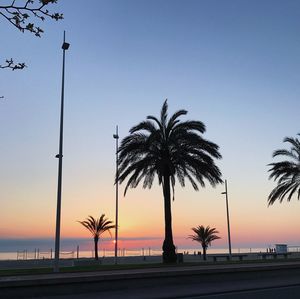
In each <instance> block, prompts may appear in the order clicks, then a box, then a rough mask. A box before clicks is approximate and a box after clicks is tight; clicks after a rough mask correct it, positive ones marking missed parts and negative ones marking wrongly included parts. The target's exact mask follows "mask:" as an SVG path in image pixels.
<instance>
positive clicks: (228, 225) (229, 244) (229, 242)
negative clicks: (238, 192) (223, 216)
mask: <svg viewBox="0 0 300 299" xmlns="http://www.w3.org/2000/svg"><path fill="white" fill-rule="evenodd" d="M222 194H225V195H226V212H227V229H228V247H229V259H230V260H231V238H230V222H229V208H228V191H227V180H225V192H222Z"/></svg>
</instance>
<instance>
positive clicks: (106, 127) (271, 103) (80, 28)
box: [0, 0, 300, 245]
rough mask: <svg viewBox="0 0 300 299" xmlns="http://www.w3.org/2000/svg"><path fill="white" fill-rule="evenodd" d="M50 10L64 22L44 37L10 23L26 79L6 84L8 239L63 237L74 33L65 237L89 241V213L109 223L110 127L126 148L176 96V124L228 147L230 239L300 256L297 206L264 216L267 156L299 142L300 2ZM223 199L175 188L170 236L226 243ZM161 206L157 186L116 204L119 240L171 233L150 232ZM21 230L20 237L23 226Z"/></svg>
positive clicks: (1, 192)
mask: <svg viewBox="0 0 300 299" xmlns="http://www.w3.org/2000/svg"><path fill="white" fill-rule="evenodd" d="M53 10H57V11H60V12H63V13H64V17H65V19H64V20H63V21H60V22H51V21H46V22H44V24H43V28H44V29H45V33H44V35H43V37H42V38H41V39H39V38H35V37H34V36H32V35H30V34H28V33H24V34H22V33H20V32H18V31H17V30H16V29H15V28H13V27H12V26H11V25H9V24H8V23H7V21H6V20H4V19H2V20H1V24H2V25H1V27H0V34H1V36H2V40H5V42H4V43H2V45H1V57H2V58H1V59H2V60H4V59H5V58H10V57H13V58H15V59H16V60H19V61H25V62H26V64H27V65H28V67H27V68H26V69H25V70H23V71H14V72H10V71H7V70H2V71H1V72H0V93H1V94H2V95H4V96H5V99H4V100H2V102H1V107H0V114H1V115H0V122H1V123H0V124H1V126H0V137H1V140H2V142H1V157H0V159H1V160H0V161H1V169H2V171H1V172H0V196H1V201H2V204H1V206H2V209H1V211H0V216H1V218H2V219H3V220H4V221H3V222H1V224H0V237H1V235H2V236H7V235H10V236H13V237H20V236H31V237H32V236H37V237H40V236H44V235H47V236H49V235H50V236H51V235H52V234H54V226H53V224H54V217H55V201H56V183H57V182H56V176H57V160H56V159H55V158H54V156H55V155H56V153H57V151H58V124H59V101H60V87H61V58H62V53H61V49H60V47H61V43H62V35H63V30H66V32H67V41H69V42H70V44H71V47H70V49H69V50H68V52H67V54H66V55H67V57H66V90H65V100H66V106H65V149H64V196H63V213H62V215H63V228H62V232H63V234H64V235H65V236H76V235H77V234H80V236H84V231H83V230H82V229H81V228H80V227H78V224H77V223H76V220H81V219H83V218H84V217H86V216H87V215H89V214H93V215H97V214H98V213H99V212H98V211H101V212H105V213H106V214H107V215H108V216H109V217H110V218H114V187H113V176H114V140H113V138H112V134H113V133H114V130H115V126H116V124H118V125H119V130H120V137H121V138H122V137H124V136H125V135H126V134H127V133H128V130H129V128H130V127H132V126H133V125H135V124H136V123H138V122H139V121H141V120H143V119H144V118H145V117H146V116H147V115H149V114H154V115H157V114H158V113H159V111H160V108H161V105H162V103H163V101H164V99H165V98H168V101H169V107H170V113H172V112H175V111H176V110H178V109H181V108H184V109H186V110H188V111H189V113H188V117H187V118H189V119H197V120H201V121H203V122H204V123H205V124H206V126H207V133H206V134H205V135H204V136H205V137H206V138H207V139H209V140H211V141H213V142H215V143H217V144H218V145H219V146H220V151H221V153H222V155H223V160H222V161H220V162H218V165H219V166H220V168H221V170H222V173H223V175H224V178H227V179H228V181H229V188H230V189H229V190H230V201H231V206H232V207H231V209H232V210H231V214H232V225H233V228H232V229H233V233H232V235H233V239H234V240H235V241H236V242H240V243H243V242H245V243H246V242H248V243H251V242H252V243H255V242H258V241H257V240H260V241H261V242H263V240H264V237H266V236H270V237H268V238H269V239H268V238H267V239H266V240H265V242H266V243H267V242H270V243H274V242H277V241H280V242H290V243H294V244H297V245H298V243H299V244H300V240H299V237H298V236H297V234H296V232H297V228H298V227H299V225H300V223H299V217H298V213H296V212H297V211H298V210H299V207H298V205H299V204H298V203H297V202H296V200H293V202H292V203H290V204H288V203H283V204H281V205H280V204H275V206H273V207H270V208H267V196H268V194H269V192H270V191H271V189H272V187H274V183H272V182H269V181H268V174H267V170H268V167H267V164H268V163H271V162H272V157H271V156H272V152H273V151H274V150H275V149H277V148H281V147H283V146H284V145H283V144H282V140H283V138H284V137H285V136H295V135H296V134H297V133H299V132H300V130H299V109H300V101H299V96H300V84H299V83H300V76H299V74H300V55H299V53H300V35H299V25H300V3H299V1H291V0H288V1H266V0H263V1H244V0H239V1H237V0H236V1H233V0H228V1H191V0H190V1H179V0H175V1H167V0H166V1H155V0H153V1H144V0H139V1H137V0H136V1H129V0H126V1H124V0H123V1H121V0H119V1H114V0H109V1H102V0H101V1H99V0H88V1H85V2H84V3H83V2H82V1H59V3H58V4H57V5H56V6H53ZM121 191H122V187H121ZM221 191H223V187H222V186H220V187H217V188H216V189H212V188H211V187H210V186H207V188H206V189H205V190H201V191H200V192H193V190H192V189H191V188H190V187H187V188H185V190H179V189H178V191H177V198H176V200H175V202H174V205H173V215H174V216H173V218H174V219H173V224H174V234H175V235H178V236H184V235H187V234H190V228H191V227H192V226H196V225H200V224H205V225H208V224H209V225H211V226H215V227H217V228H218V229H219V230H220V231H221V233H222V238H223V239H222V241H220V242H225V241H226V230H225V225H226V223H225V222H224V221H225V218H224V216H225V210H224V206H223V205H222V204H220V202H221V201H220V192H221ZM161 202H162V198H161V191H160V189H159V188H157V187H154V188H153V190H151V191H143V190H142V189H141V188H138V189H137V190H133V191H130V192H129V194H128V195H127V196H126V198H125V199H122V202H121V215H120V219H121V223H120V229H121V230H122V229H123V230H124V231H123V233H124V235H126V236H127V235H128V236H129V235H130V236H135V235H137V236H141V235H142V234H143V233H141V231H143V232H145V233H148V234H150V235H151V234H152V235H155V236H156V235H158V236H161V235H162V234H163V231H162V230H160V228H161V226H162V222H161V223H160V224H157V227H156V226H154V228H152V229H151V226H152V225H153V218H155V219H156V217H157V218H158V219H160V218H161V220H159V221H162V210H161V208H162V205H161V204H162V203H161ZM140 210H145V211H148V214H149V215H147V216H145V215H144V214H143V213H140V212H137V211H140ZM196 211H197V212H196ZM180 212H181V213H180ZM1 214H2V215H1ZM122 214H123V215H122ZM20 218H21V219H22V222H23V223H24V225H22V228H20V227H18V228H16V227H14V223H16V222H15V221H17V220H18V219H20ZM122 221H123V223H122ZM141 222H143V223H144V224H143V225H141ZM36 223H39V225H38V227H39V228H40V229H39V230H37V225H36ZM254 224H255V225H254ZM122 225H123V226H122ZM259 226H264V228H263V229H261V228H260V227H259ZM291 228H292V232H293V233H290V234H291V235H288V237H284V236H282V234H283V232H286V231H287V230H291ZM121 233H122V231H121ZM248 235H249V238H246V237H245V236H248ZM257 235H259V236H257ZM278 235H280V237H278ZM243 238H245V240H244V239H243ZM246 239H247V240H246ZM297 242H298V243H297Z"/></svg>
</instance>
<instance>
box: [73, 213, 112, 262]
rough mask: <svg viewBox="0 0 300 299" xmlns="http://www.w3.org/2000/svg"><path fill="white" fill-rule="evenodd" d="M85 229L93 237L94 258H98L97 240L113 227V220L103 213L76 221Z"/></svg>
mask: <svg viewBox="0 0 300 299" xmlns="http://www.w3.org/2000/svg"><path fill="white" fill-rule="evenodd" d="M78 222H79V223H80V224H82V225H83V226H84V227H85V228H86V229H88V230H89V231H90V232H91V234H92V235H93V238H94V244H95V259H96V260H98V241H99V239H100V236H101V235H102V234H103V233H105V232H106V231H107V232H109V234H110V235H111V233H110V229H112V228H115V225H113V222H112V221H110V220H108V219H107V218H105V214H102V215H101V216H100V218H98V219H95V218H94V217H93V216H89V217H87V218H86V219H85V220H84V221H78Z"/></svg>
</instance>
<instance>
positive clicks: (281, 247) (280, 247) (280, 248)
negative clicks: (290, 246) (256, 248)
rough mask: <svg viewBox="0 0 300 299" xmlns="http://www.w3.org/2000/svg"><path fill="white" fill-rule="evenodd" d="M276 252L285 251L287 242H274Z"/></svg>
mask: <svg viewBox="0 0 300 299" xmlns="http://www.w3.org/2000/svg"><path fill="white" fill-rule="evenodd" d="M275 249H276V252H277V253H287V244H275Z"/></svg>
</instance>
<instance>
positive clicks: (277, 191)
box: [268, 134, 300, 205]
mask: <svg viewBox="0 0 300 299" xmlns="http://www.w3.org/2000/svg"><path fill="white" fill-rule="evenodd" d="M297 135H298V136H300V134H297ZM283 142H288V143H289V144H290V145H291V149H289V150H287V149H280V150H276V151H275V152H274V153H273V158H274V157H276V156H284V157H286V158H288V160H285V161H282V162H275V163H271V164H269V166H271V168H270V169H269V172H271V174H270V176H269V179H272V178H273V179H274V181H276V180H277V186H276V187H275V188H274V189H273V190H272V191H271V193H270V195H269V197H268V203H269V205H272V204H273V203H274V202H275V201H276V200H279V202H282V201H283V199H284V198H285V197H286V196H287V201H290V200H291V198H292V196H293V194H294V193H295V192H297V198H298V200H299V199H300V141H299V139H298V138H291V137H286V138H284V140H283Z"/></svg>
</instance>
